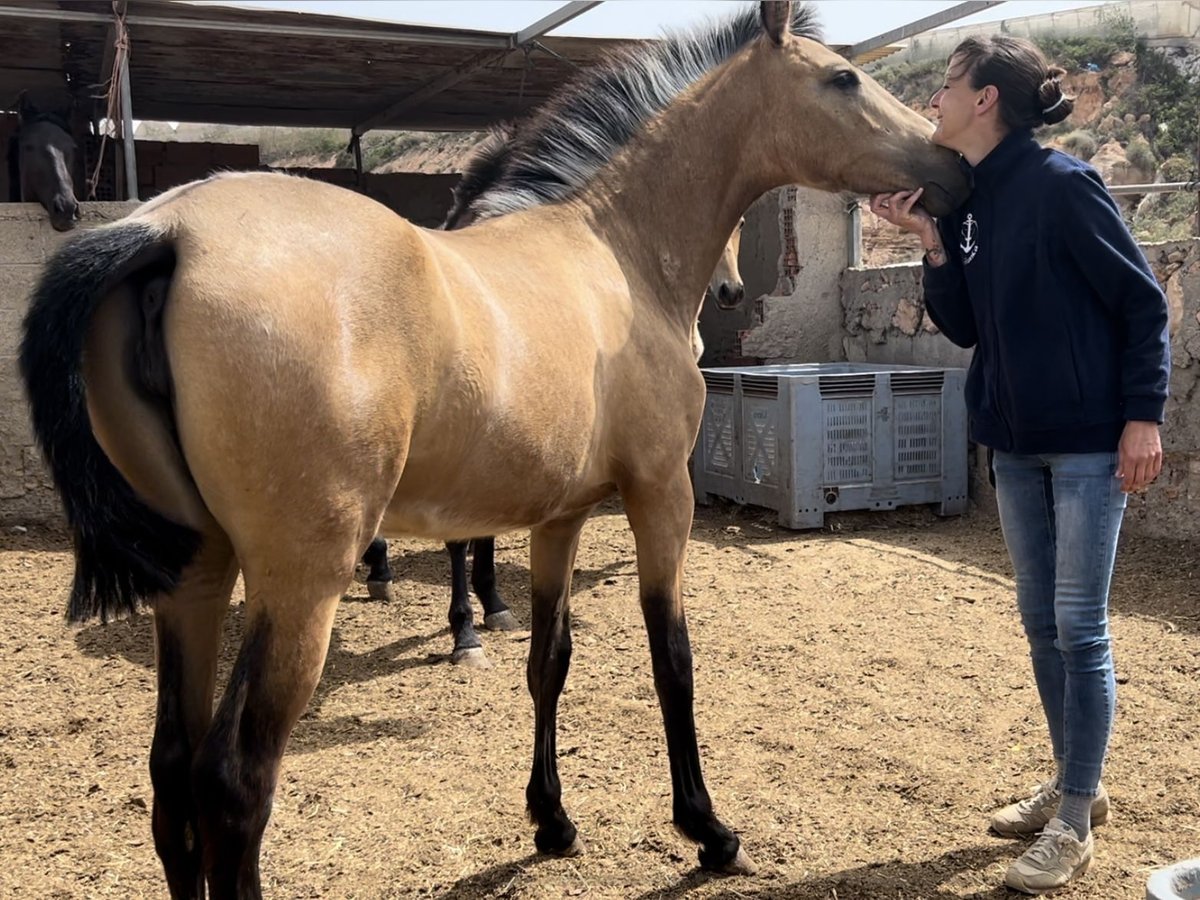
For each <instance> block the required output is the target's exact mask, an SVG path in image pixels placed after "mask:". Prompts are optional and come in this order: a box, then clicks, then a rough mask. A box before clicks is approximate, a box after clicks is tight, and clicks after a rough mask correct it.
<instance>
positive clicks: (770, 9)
mask: <svg viewBox="0 0 1200 900" xmlns="http://www.w3.org/2000/svg"><path fill="white" fill-rule="evenodd" d="M759 12H760V14H761V16H762V24H763V29H764V30H765V31H766V32H767V36H768V37H770V38H771V40H772V41H774V42H775V43H776V44H782V43H783V42H784V41H785V40H786V39H787V37H788V35H790V34H791V33H792V4H791V3H790V2H787V3H781V2H779V0H763V2H762V3H760V4H759Z"/></svg>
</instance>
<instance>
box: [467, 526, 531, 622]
mask: <svg viewBox="0 0 1200 900" xmlns="http://www.w3.org/2000/svg"><path fill="white" fill-rule="evenodd" d="M471 546H472V547H473V548H474V556H473V558H472V559H471V589H472V590H473V591H475V596H476V597H478V598H479V601H480V602H481V603H482V604H483V627H484V628H486V629H488V631H516V630H517V629H518V628H520V627H521V626H520V623H518V622H517V617H516V616H514V615H513V614H512V610H510V609H509V608H508V604H507V603H505V602H504V601H503V600H502V599H501V598H500V594H499V593H497V591H496V539H495V538H494V537H485V538H475V540H473V541H471Z"/></svg>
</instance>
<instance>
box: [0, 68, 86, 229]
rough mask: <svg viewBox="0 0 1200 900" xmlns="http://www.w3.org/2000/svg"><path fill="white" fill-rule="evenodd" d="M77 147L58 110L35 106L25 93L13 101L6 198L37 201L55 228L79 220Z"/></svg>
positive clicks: (63, 226) (73, 224)
mask: <svg viewBox="0 0 1200 900" xmlns="http://www.w3.org/2000/svg"><path fill="white" fill-rule="evenodd" d="M77 154H78V147H77V146H76V144H75V139H74V138H73V137H71V127H70V125H69V124H68V123H67V119H66V117H65V116H64V115H62V113H60V112H58V111H52V110H48V109H39V108H38V106H37V105H36V104H35V103H34V101H33V100H32V99H30V97H29V95H28V94H27V93H26V92H22V93H21V97H20V99H19V100H18V101H17V130H16V132H14V133H13V135H12V137H10V138H9V140H8V150H7V154H6V156H7V162H8V185H9V198H8V199H9V201H10V202H12V203H40V204H41V205H42V207H43V208H44V209H45V210H46V212H47V213H49V215H50V224H51V225H53V226H54V229H55V230H56V231H70V230H71V229H72V228H74V227H75V224H76V223H77V222H78V221H79V200H78V199H77V198H76V194H75V181H74V177H73V176H72V173H73V172H74V171H75V158H76V156H77Z"/></svg>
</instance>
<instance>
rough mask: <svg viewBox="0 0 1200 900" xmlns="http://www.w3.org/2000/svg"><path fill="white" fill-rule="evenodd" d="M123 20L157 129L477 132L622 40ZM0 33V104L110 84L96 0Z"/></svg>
mask: <svg viewBox="0 0 1200 900" xmlns="http://www.w3.org/2000/svg"><path fill="white" fill-rule="evenodd" d="M125 9H126V12H125V15H124V18H123V24H124V27H125V29H126V30H127V32H128V37H129V46H130V53H129V82H130V92H131V95H132V98H133V114H134V115H135V116H136V117H137V118H139V119H157V120H163V121H183V122H219V123H222V124H229V125H291V126H298V127H335V128H353V127H355V126H361V125H362V124H363V123H367V122H369V123H370V127H372V128H388V129H411V130H436V131H455V130H477V129H482V128H485V127H486V126H488V125H489V124H491V123H493V122H496V121H498V120H500V119H506V118H512V117H515V116H518V115H520V114H522V113H523V112H526V111H527V110H529V109H532V108H533V107H535V106H537V105H538V104H539V103H542V102H543V101H544V100H545V99H546V98H547V97H548V96H549V95H550V93H552V92H553V91H554V90H555V89H556V88H557V87H558V86H560V85H561V84H562V82H563V81H564V80H566V79H567V78H569V77H571V75H572V74H574V72H575V71H576V69H577V68H579V67H587V66H589V65H592V64H594V63H595V62H596V60H597V59H599V58H600V57H601V56H602V55H603V54H604V53H606V52H607V51H608V50H609V49H611V48H612V47H613V46H615V45H617V44H620V43H622V42H619V41H610V40H602V39H594V38H557V37H538V38H536V44H533V43H530V44H528V45H526V46H515V44H516V43H517V36H514V35H510V34H503V33H498V32H486V31H471V30H461V29H447V28H430V27H420V26H413V25H397V24H391V23H386V22H363V21H358V20H350V19H344V18H341V17H337V16H321V15H310V14H307V13H285V12H275V11H271V12H264V11H255V10H244V9H234V8H224V7H212V6H191V5H188V4H182V3H169V2H162V0H129V2H128V4H127V6H126V7H125ZM0 26H2V27H0V30H2V31H3V34H4V37H3V39H0V47H2V48H3V52H0V98H3V99H4V101H5V102H8V100H9V98H10V97H15V96H16V94H17V93H18V92H19V91H21V90H23V89H27V88H38V89H45V88H55V87H66V88H67V89H69V91H70V92H71V93H72V94H74V95H76V96H77V97H78V98H80V99H82V98H83V97H85V96H87V94H88V93H89V92H90V91H91V88H92V86H94V85H102V84H104V83H105V82H106V81H107V80H108V78H109V75H110V74H111V66H112V63H113V56H114V51H113V43H114V39H115V37H116V36H117V32H118V30H119V28H120V24H119V22H118V19H117V17H115V16H114V15H113V6H112V3H111V2H109V0H72V2H70V3H66V2H56V3H43V2H36V3H35V2H28V0H26V2H19V3H13V2H11V0H9V2H6V3H0ZM439 80H443V82H444V85H443V86H440V89H439V90H436V91H432V92H431V91H430V88H431V86H435V83H437V82H438V81H439ZM418 92H422V93H421V95H420V96H417V95H418Z"/></svg>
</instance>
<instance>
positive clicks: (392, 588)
mask: <svg viewBox="0 0 1200 900" xmlns="http://www.w3.org/2000/svg"><path fill="white" fill-rule="evenodd" d="M367 596H369V597H370V598H371V599H372V600H383V601H385V602H387V603H391V602H392V601H394V600H395V599H396V584H395V582H392V581H368V582H367Z"/></svg>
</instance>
